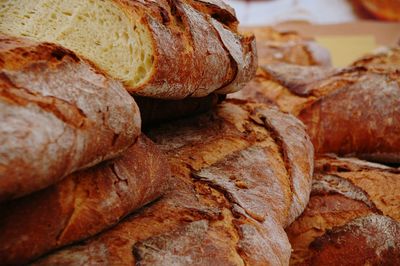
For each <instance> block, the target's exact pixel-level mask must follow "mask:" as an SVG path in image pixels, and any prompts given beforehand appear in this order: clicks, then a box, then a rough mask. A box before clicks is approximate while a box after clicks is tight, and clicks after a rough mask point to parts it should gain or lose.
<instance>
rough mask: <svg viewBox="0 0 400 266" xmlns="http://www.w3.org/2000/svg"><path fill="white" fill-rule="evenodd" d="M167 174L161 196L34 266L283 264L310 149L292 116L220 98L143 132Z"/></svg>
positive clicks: (302, 200) (303, 193) (307, 176)
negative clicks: (164, 158) (162, 156)
mask: <svg viewBox="0 0 400 266" xmlns="http://www.w3.org/2000/svg"><path fill="white" fill-rule="evenodd" d="M148 133H149V135H150V137H151V138H152V139H153V140H154V141H155V142H156V143H157V144H158V146H159V147H160V148H161V149H162V150H163V151H165V152H166V153H167V155H168V158H169V164H170V166H171V169H172V176H173V178H172V181H171V186H172V187H173V188H174V189H173V190H171V192H170V193H168V194H167V195H166V196H165V197H163V198H162V199H160V200H159V201H157V202H155V203H154V204H152V205H150V206H148V207H146V208H144V209H142V210H141V212H139V213H137V214H134V215H131V216H129V217H128V218H126V219H125V220H124V221H123V222H121V223H120V224H118V225H117V226H115V227H114V228H112V229H111V230H108V231H107V232H104V233H102V234H100V235H98V236H96V237H94V238H91V239H89V240H87V241H85V242H84V243H82V244H81V245H75V246H71V247H68V248H65V249H63V250H60V251H58V252H55V253H53V254H50V255H48V256H46V257H44V258H42V259H41V260H39V261H37V262H36V265H54V264H57V265H60V264H61V265H87V264H108V265H132V264H135V263H136V264H139V265H165V264H167V265H170V264H174V265H188V264H190V265H206V264H210V265H277V264H279V265H280V264H288V262H289V256H290V245H289V243H288V240H287V237H286V235H285V232H284V230H283V226H285V225H288V224H289V223H290V222H292V221H293V219H295V218H296V217H297V216H298V215H299V214H300V213H301V212H302V211H303V209H304V207H305V205H306V203H307V202H308V193H309V190H310V182H311V175H312V169H313V151H312V145H311V143H310V142H309V139H308V137H307V135H306V134H305V132H304V128H303V126H302V124H301V123H299V121H298V120H296V119H295V118H294V117H292V116H289V115H285V114H282V113H280V112H278V111H277V110H273V109H268V108H266V107H265V106H264V105H261V104H251V103H246V102H242V101H226V102H223V103H222V104H220V105H218V106H217V108H216V109H215V110H214V111H213V112H209V113H206V114H203V115H200V116H197V117H193V118H189V119H184V120H179V121H175V122H172V123H168V124H164V125H161V126H159V127H155V128H152V129H150V131H149V132H148Z"/></svg>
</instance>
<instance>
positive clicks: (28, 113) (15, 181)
mask: <svg viewBox="0 0 400 266" xmlns="http://www.w3.org/2000/svg"><path fill="white" fill-rule="evenodd" d="M0 110H1V112H0V143H1V145H0V201H4V200H6V199H11V198H15V197H19V196H22V195H24V194H27V193H30V192H33V191H36V190H39V189H42V188H44V187H47V186H49V185H51V184H53V183H55V182H57V181H59V180H60V179H62V178H63V177H65V176H66V175H68V174H70V173H72V172H74V171H76V170H79V169H82V168H84V167H89V166H91V165H94V164H96V163H99V162H101V161H103V160H105V159H109V158H113V157H115V156H117V155H119V154H121V152H123V151H124V150H126V149H127V148H128V147H129V146H130V145H132V144H133V143H134V142H135V140H136V138H137V136H138V135H139V134H140V116H139V110H138V108H137V106H136V104H135V102H134V100H133V99H132V97H130V96H129V94H128V93H127V92H126V91H125V89H124V88H123V86H122V85H121V84H120V83H119V82H116V81H114V80H112V79H110V78H109V77H108V76H106V75H104V74H103V73H102V72H99V71H98V70H97V69H96V68H95V67H93V66H92V65H91V64H90V63H88V62H87V61H85V60H82V59H80V58H79V57H77V56H76V55H75V54H74V53H73V52H71V51H69V50H66V49H64V48H61V47H59V46H57V45H54V44H49V43H36V42H32V41H28V40H25V39H18V38H13V37H7V36H4V35H2V36H0Z"/></svg>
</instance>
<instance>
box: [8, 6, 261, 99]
mask: <svg viewBox="0 0 400 266" xmlns="http://www.w3.org/2000/svg"><path fill="white" fill-rule="evenodd" d="M237 24H238V21H237V19H236V17H235V13H234V11H233V9H232V8H230V7H229V6H228V5H226V4H225V3H223V2H222V1H221V0H213V1H210V0H208V1H205V0H174V1H170V0H160V1H153V0H144V1H132V0H108V1H101V0H57V1H53V0H39V1H31V0H18V1H13V0H10V1H3V3H2V5H0V32H4V33H7V34H10V35H17V36H28V37H30V38H34V39H37V40H41V41H49V42H55V43H58V44H61V45H63V46H65V47H67V48H69V49H71V50H73V51H75V52H77V53H78V54H81V55H83V56H85V57H86V58H88V59H90V60H91V61H93V62H94V63H95V64H96V65H97V66H99V67H100V68H101V69H103V70H104V71H106V72H107V73H109V74H110V75H111V76H113V77H114V78H117V79H119V80H121V81H123V83H124V84H125V85H126V87H127V89H128V90H129V91H130V92H133V93H135V94H138V95H142V96H150V97H155V98H164V99H165V98H168V99H182V98H185V97H188V96H192V97H202V96H206V95H208V94H209V93H211V92H214V91H216V92H219V93H227V92H232V91H237V90H239V89H240V88H241V87H242V86H243V85H244V84H245V83H246V82H247V81H248V80H250V79H251V77H252V76H253V74H254V73H255V69H256V51H255V41H254V37H253V36H250V35H249V36H247V35H246V36H245V35H243V34H240V33H238V30H237Z"/></svg>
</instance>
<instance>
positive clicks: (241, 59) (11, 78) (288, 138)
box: [0, 0, 314, 265]
mask: <svg viewBox="0 0 400 266" xmlns="http://www.w3.org/2000/svg"><path fill="white" fill-rule="evenodd" d="M237 27H238V21H237V19H236V17H235V13H234V11H233V10H232V9H231V8H230V7H229V6H227V5H226V4H225V3H223V2H222V1H219V0H213V1H205V0H196V1H195V0H193V1H192V0H177V1H167V0H165V1H150V0H149V1H147V0H146V1H122V0H121V1H120V0H108V1H100V0H87V1H86V0H85V1H81V0H79V1H70V0H69V1H63V0H56V1H50V0H40V1H24V0H18V1H3V2H1V3H0V34H1V36H0V90H1V91H0V105H1V109H0V143H1V144H2V145H1V146H0V264H1V265H21V264H26V263H30V264H36V265H88V264H89V265H109V264H113V265H131V264H142V265H154V264H172V265H188V264H191V265H192V264H194V265H204V264H218V265H267V264H271V265H282V264H283V265H285V264H288V263H289V259H290V254H291V246H290V243H289V240H288V237H287V234H286V233H285V231H284V228H285V227H287V226H288V225H289V224H291V223H292V222H293V221H294V220H295V219H296V218H297V217H298V216H299V215H300V214H301V213H302V212H303V210H304V209H305V207H306V205H307V202H308V199H309V195H310V191H311V181H312V174H313V164H314V156H313V147H312V144H311V141H310V139H309V137H308V135H307V134H306V132H305V128H304V126H303V124H302V123H301V122H300V121H299V120H298V119H296V118H295V117H293V116H291V115H287V114H284V113H282V112H280V111H278V110H276V109H273V108H269V107H268V106H266V105H264V104H256V103H250V102H248V101H241V100H225V101H224V99H225V97H226V96H225V95H226V94H227V93H231V92H235V91H237V90H240V89H241V88H242V87H243V86H244V85H245V84H246V83H247V82H248V81H249V80H250V79H251V78H252V77H253V76H254V74H255V71H256V66H257V65H256V62H257V56H256V54H257V53H256V50H255V39H254V36H253V35H245V34H242V33H240V32H239V31H238V29H237ZM132 96H133V97H132ZM137 103H139V107H138V105H137ZM199 112H200V113H201V114H198V115H194V113H199ZM182 116H188V117H187V118H180V119H178V118H179V117H182ZM143 120H144V121H143ZM171 120H172V121H171ZM160 121H166V122H163V123H161V122H160ZM142 123H145V125H146V127H142ZM142 131H143V132H142Z"/></svg>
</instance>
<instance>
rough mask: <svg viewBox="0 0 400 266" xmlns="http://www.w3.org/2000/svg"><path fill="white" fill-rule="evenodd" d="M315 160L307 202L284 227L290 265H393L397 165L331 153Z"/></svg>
mask: <svg viewBox="0 0 400 266" xmlns="http://www.w3.org/2000/svg"><path fill="white" fill-rule="evenodd" d="M315 164H316V166H315V173H314V180H313V186H312V191H311V197H310V202H309V203H308V205H307V208H306V209H305V211H304V212H303V213H302V215H301V216H300V217H299V218H298V219H297V220H296V221H295V222H294V223H292V224H291V225H290V227H288V228H287V229H286V231H287V233H288V236H289V240H290V243H291V244H292V248H293V253H292V256H291V264H293V265H320V264H321V263H322V264H327V265H348V264H347V263H349V262H354V263H355V260H357V263H355V264H356V265H364V264H366V263H367V262H370V263H371V264H372V265H383V264H384V265H397V263H394V262H396V261H399V259H400V238H399V237H398V235H399V234H400V197H399V195H398V191H399V189H400V170H398V169H395V168H391V167H387V166H384V165H379V164H375V163H370V162H366V161H361V160H358V159H354V158H336V157H333V156H323V157H320V158H317V160H316V162H315ZM371 215H372V216H371ZM371 217H372V218H371ZM357 221H358V222H357ZM360 222H361V223H360ZM357 224H361V225H362V226H361V227H360V228H359V227H358V226H355V225H357ZM354 226H355V227H354ZM388 226H389V227H390V228H395V229H393V230H394V231H390V230H388V228H389V227H388ZM339 243H340V244H339ZM339 254H341V255H339ZM346 261H347V262H346ZM392 262H393V263H392ZM329 263H330V264H329ZM387 263H389V264H387ZM391 263H392V264H391ZM352 265H354V264H352Z"/></svg>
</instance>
